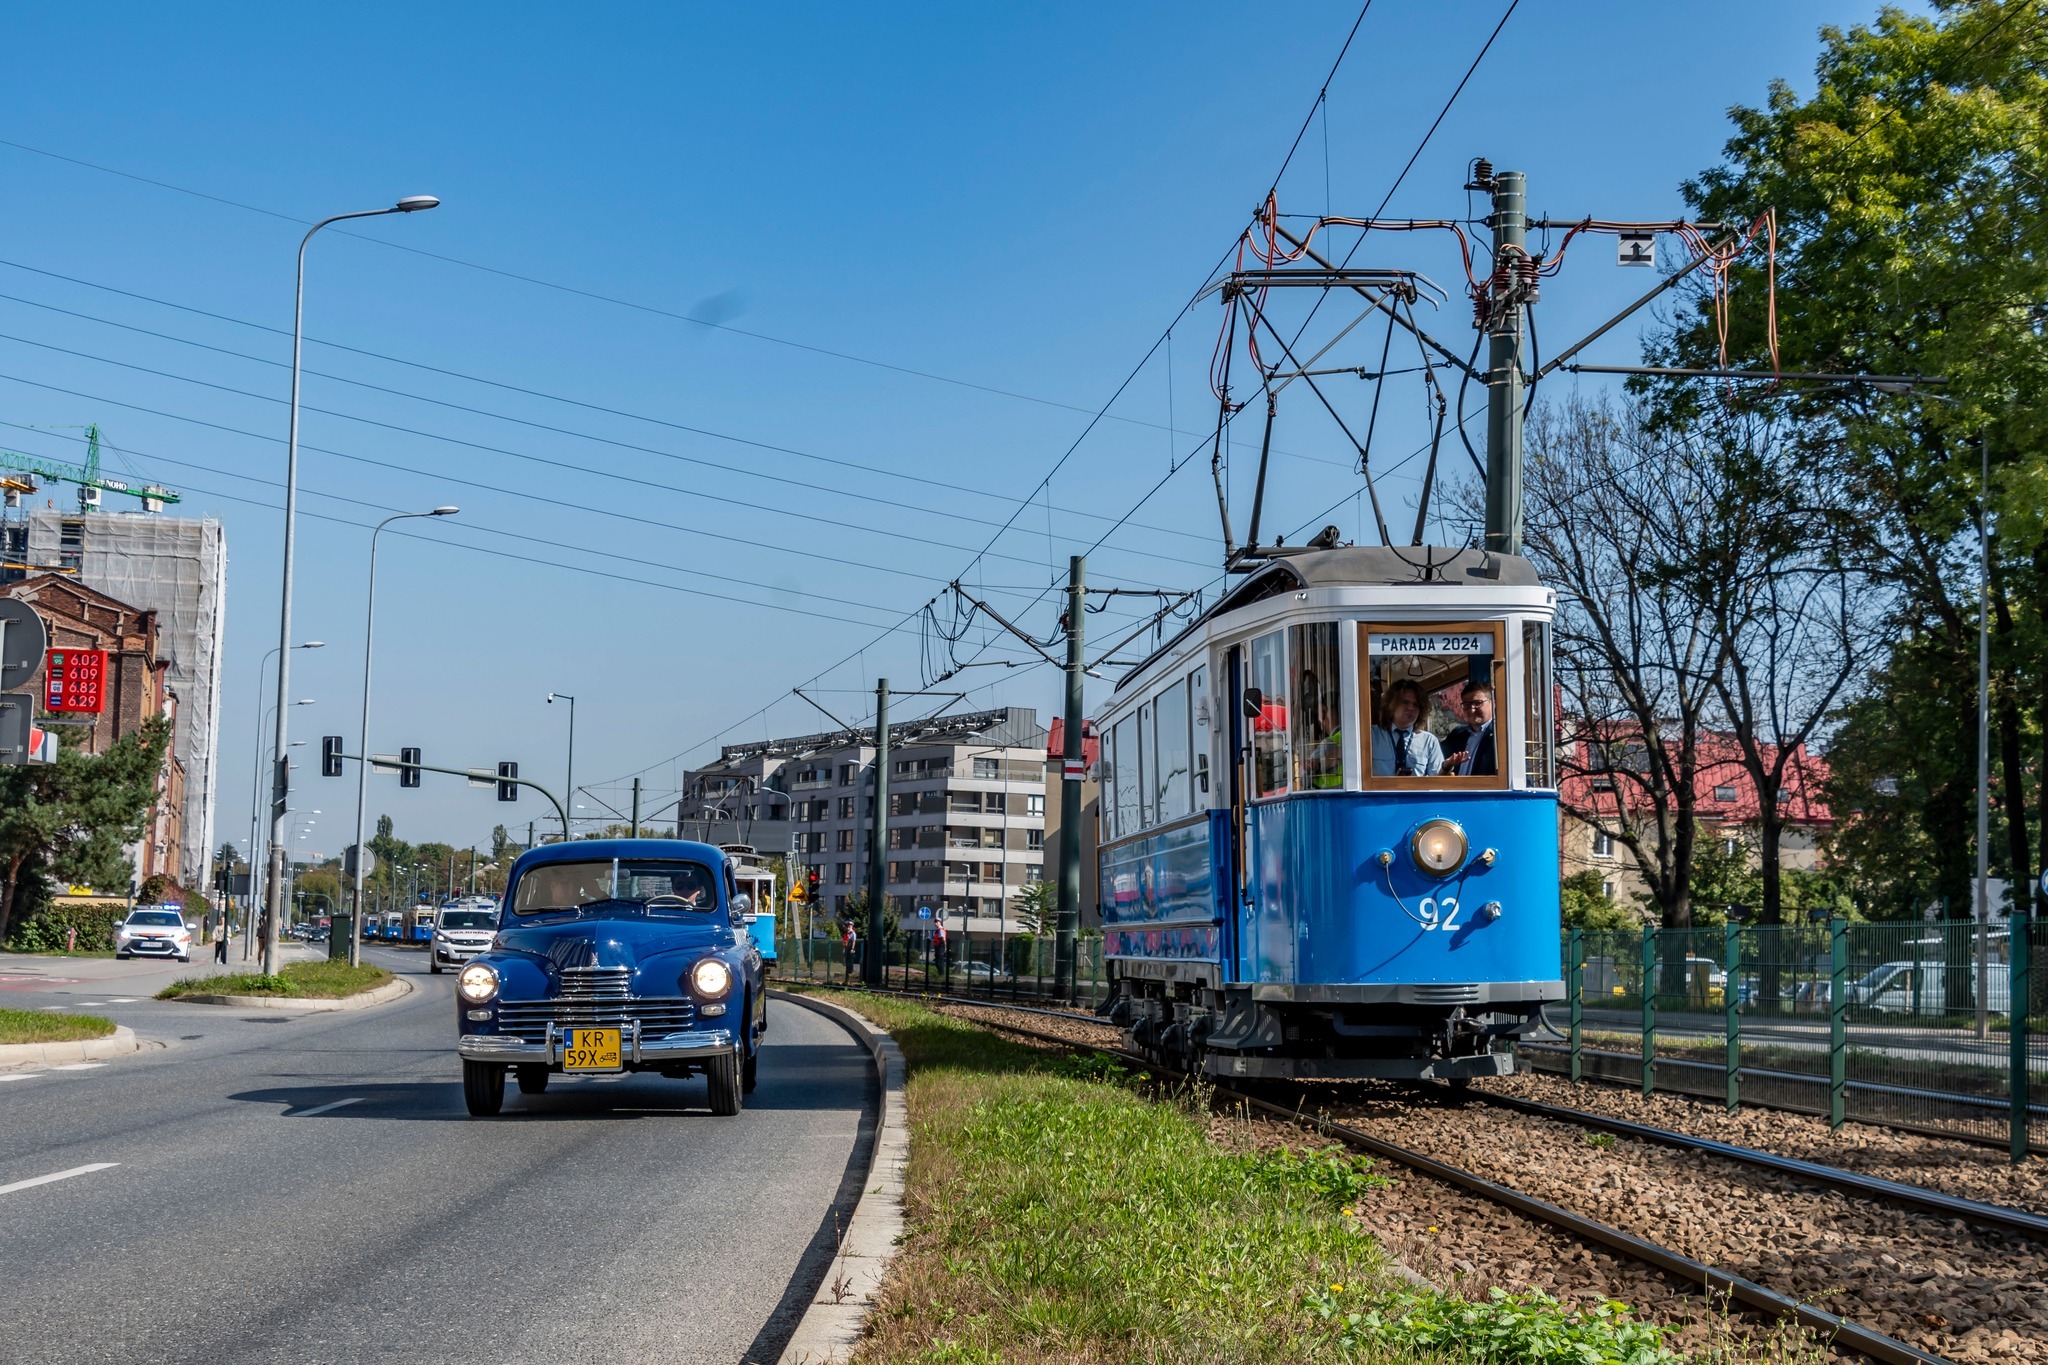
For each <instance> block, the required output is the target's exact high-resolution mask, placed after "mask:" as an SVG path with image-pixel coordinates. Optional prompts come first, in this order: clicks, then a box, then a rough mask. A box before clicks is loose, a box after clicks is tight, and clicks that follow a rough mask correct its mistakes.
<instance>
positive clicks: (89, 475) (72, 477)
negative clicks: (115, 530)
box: [0, 423, 180, 512]
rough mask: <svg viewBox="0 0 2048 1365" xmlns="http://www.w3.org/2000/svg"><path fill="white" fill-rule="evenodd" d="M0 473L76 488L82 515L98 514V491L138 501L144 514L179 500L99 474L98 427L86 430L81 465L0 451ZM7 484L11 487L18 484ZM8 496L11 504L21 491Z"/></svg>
mask: <svg viewBox="0 0 2048 1365" xmlns="http://www.w3.org/2000/svg"><path fill="white" fill-rule="evenodd" d="M0 469H18V470H21V471H22V472H24V473H28V474H36V475H40V476H41V477H42V478H44V479H46V480H50V481H52V482H57V483H75V484H77V485H78V510H79V511H81V512H91V511H96V510H98V508H99V505H100V492H101V490H105V491H106V492H109V493H125V494H127V495H128V496H129V497H131V498H140V499H141V500H142V510H143V511H145V512H161V511H163V510H164V508H165V506H167V505H168V504H170V503H174V502H177V501H179V500H180V499H179V496H178V494H176V493H174V492H172V491H171V490H170V489H168V488H162V487H159V486H158V485H156V484H146V485H144V486H142V487H140V488H138V487H136V486H135V485H133V484H129V483H123V482H122V481H121V480H119V479H110V478H107V477H106V476H105V475H103V474H101V473H100V429H99V425H98V424H97V423H95V424H93V425H91V426H88V427H87V428H86V429H85V463H84V464H82V465H76V464H67V463H65V462H64V461H62V460H45V459H42V458H40V457H39V456H35V455H22V454H19V453H17V452H15V451H12V450H0ZM8 482H9V483H10V484H14V483H18V482H19V481H18V480H9V481H8ZM27 491H28V492H30V493H33V492H35V491H36V490H35V487H34V486H33V485H30V486H29V487H28V489H27ZM7 492H8V495H9V496H8V501H9V502H10V503H11V502H13V501H15V499H16V498H18V497H19V496H20V491H19V490H18V489H17V488H14V487H10V488H8V490H7Z"/></svg>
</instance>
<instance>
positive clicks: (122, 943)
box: [114, 905, 192, 962]
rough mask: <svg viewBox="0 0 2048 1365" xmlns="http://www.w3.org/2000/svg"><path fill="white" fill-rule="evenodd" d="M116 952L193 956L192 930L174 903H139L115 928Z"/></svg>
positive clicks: (187, 959)
mask: <svg viewBox="0 0 2048 1365" xmlns="http://www.w3.org/2000/svg"><path fill="white" fill-rule="evenodd" d="M114 956H115V957H117V958H123V959H126V958H130V957H175V958H177V959H178V961H180V962H190V961H191V960H192V930H191V928H190V927H189V926H188V925H187V924H186V923H185V912H184V911H183V910H182V909H180V908H179V907H177V906H175V905H138V906H136V907H135V908H134V909H133V910H130V911H129V912H128V918H127V919H125V920H123V921H122V922H121V924H120V927H118V928H117V929H115V930H114Z"/></svg>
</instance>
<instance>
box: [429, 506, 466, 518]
mask: <svg viewBox="0 0 2048 1365" xmlns="http://www.w3.org/2000/svg"><path fill="white" fill-rule="evenodd" d="M461 510H462V509H461V508H460V507H436V508H435V509H434V510H433V511H431V512H429V513H427V515H428V516H430V517H452V516H454V515H455V514H456V513H457V512H460V511H461Z"/></svg>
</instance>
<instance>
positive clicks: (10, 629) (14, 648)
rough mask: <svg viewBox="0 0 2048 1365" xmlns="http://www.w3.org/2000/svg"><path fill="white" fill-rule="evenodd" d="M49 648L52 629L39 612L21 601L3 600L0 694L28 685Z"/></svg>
mask: <svg viewBox="0 0 2048 1365" xmlns="http://www.w3.org/2000/svg"><path fill="white" fill-rule="evenodd" d="M49 647H50V630H49V627H47V626H45V625H44V624H43V618H42V617H41V616H38V615H37V614H36V609H35V608H34V607H31V606H30V605H29V604H28V603H26V602H24V601H22V600H20V599H19V598H15V597H0V691H11V690H12V689H14V688H17V687H23V686H26V685H27V683H28V680H29V679H30V678H33V677H34V676H35V675H36V670H37V669H39V668H41V667H42V666H43V653H44V651H46V650H47V649H48V648H49Z"/></svg>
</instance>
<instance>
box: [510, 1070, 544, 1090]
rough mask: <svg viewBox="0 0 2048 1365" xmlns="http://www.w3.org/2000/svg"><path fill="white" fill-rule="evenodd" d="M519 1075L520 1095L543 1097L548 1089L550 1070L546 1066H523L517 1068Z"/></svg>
mask: <svg viewBox="0 0 2048 1365" xmlns="http://www.w3.org/2000/svg"><path fill="white" fill-rule="evenodd" d="M516 1069H517V1071H518V1074H519V1093H520V1094H522V1095H543V1094H546V1093H547V1088H548V1069H547V1068H546V1067H544V1066H522V1067H518V1068H516Z"/></svg>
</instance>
